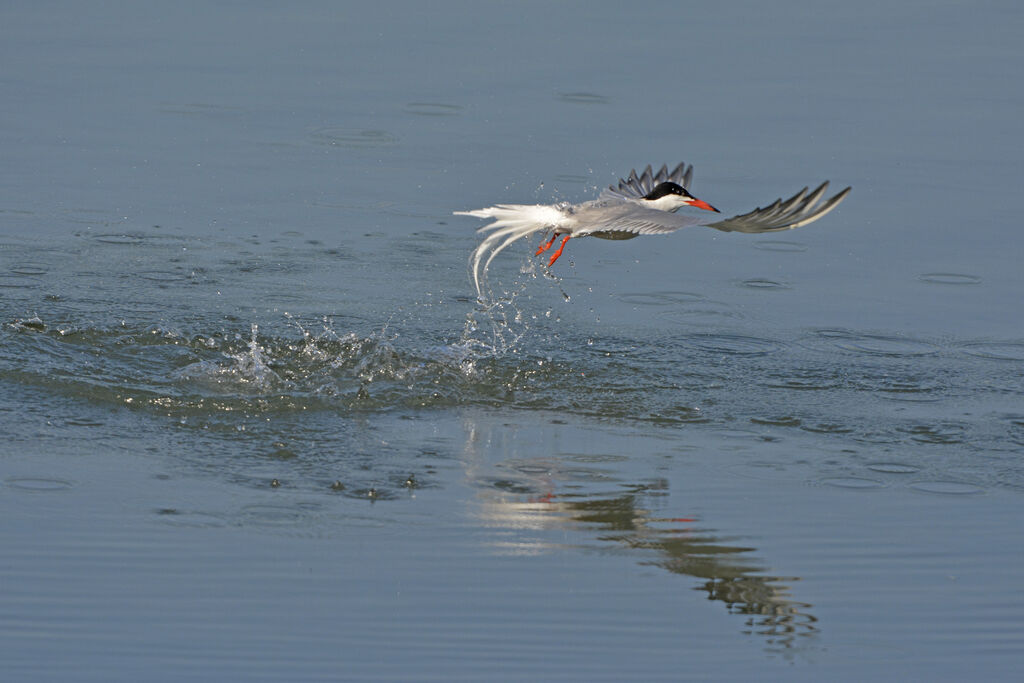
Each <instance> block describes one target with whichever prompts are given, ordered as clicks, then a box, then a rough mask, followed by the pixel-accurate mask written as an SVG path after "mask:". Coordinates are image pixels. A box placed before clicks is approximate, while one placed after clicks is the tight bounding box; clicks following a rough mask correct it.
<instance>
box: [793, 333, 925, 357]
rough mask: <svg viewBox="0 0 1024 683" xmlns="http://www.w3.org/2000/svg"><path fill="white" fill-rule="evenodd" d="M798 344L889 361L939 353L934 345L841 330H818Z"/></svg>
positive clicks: (890, 336)
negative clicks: (880, 357)
mask: <svg viewBox="0 0 1024 683" xmlns="http://www.w3.org/2000/svg"><path fill="white" fill-rule="evenodd" d="M801 344H802V345H804V346H807V347H809V348H813V349H822V348H828V347H832V348H836V349H839V350H841V351H848V352H850V353H858V354H864V355H868V356H888V357H892V358H906V357H913V356H927V355H932V354H935V353H938V352H939V347H938V346H936V345H935V344H932V343H930V342H926V341H923V340H919V339H913V338H911V337H903V336H896V335H884V334H867V333H863V332H856V331H853V330H844V329H824V330H817V331H816V332H815V333H814V334H813V335H811V336H810V337H809V338H806V339H804V340H803V341H802V342H801Z"/></svg>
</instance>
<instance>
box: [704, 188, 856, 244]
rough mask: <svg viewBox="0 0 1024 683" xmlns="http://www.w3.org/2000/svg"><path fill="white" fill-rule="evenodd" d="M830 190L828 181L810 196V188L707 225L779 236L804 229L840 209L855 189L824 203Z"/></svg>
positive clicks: (727, 230)
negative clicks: (826, 192) (748, 211)
mask: <svg viewBox="0 0 1024 683" xmlns="http://www.w3.org/2000/svg"><path fill="white" fill-rule="evenodd" d="M827 189H828V181H827V180H826V181H825V182H823V183H822V184H821V185H819V186H818V187H817V189H815V190H814V192H811V193H810V194H807V188H806V187H805V188H804V189H802V190H800V191H799V192H797V193H796V194H795V195H793V196H792V197H790V198H789V199H787V200H786V201H782V200H781V199H776V200H775V202H774V203H773V204H771V205H770V206H766V207H765V208H763V209H762V208H761V207H758V208H756V209H754V210H753V211H751V212H750V213H745V214H743V215H742V216H733V217H732V218H726V219H725V220H724V221H715V222H707V223H704V225H707V226H708V227H709V228H714V229H715V230H723V231H725V232H749V233H758V232H777V231H779V230H792V229H793V228H799V227H800V226H801V225H807V224H808V223H813V222H814V221H816V220H818V219H819V218H821V217H822V216H824V215H825V214H827V213H828V212H829V211H831V210H832V209H834V208H836V207H837V206H839V202H841V201H843V200H844V199H846V195H848V194H850V190H851V189H852V188H849V187H848V188H846V189H845V190H843V191H842V192H840V193H839V194H836V195H835V196H833V197H831V198H829V199H827V200H825V201H824V202H822V201H821V198H822V197H823V196H825V190H827Z"/></svg>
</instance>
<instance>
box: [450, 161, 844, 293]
mask: <svg viewBox="0 0 1024 683" xmlns="http://www.w3.org/2000/svg"><path fill="white" fill-rule="evenodd" d="M692 180H693V166H692V165H687V164H685V163H682V164H679V165H678V166H676V167H675V168H674V169H672V170H671V171H669V170H668V166H667V165H666V166H662V167H661V169H660V170H659V171H657V172H654V171H653V170H652V169H651V167H650V166H647V168H646V169H644V172H643V173H641V174H637V172H636V169H633V170H632V171H630V174H629V176H628V177H627V178H622V179H620V180H619V184H618V185H617V186H616V185H609V186H608V187H607V188H606V189H604V190H602V191H601V194H600V195H599V196H598V198H597V199H594V200H591V201H588V202H583V203H582V204H570V203H568V202H562V203H559V204H496V205H495V206H491V207H488V208H486V209H477V210H475V211H455V212H454V213H455V215H456V216H472V217H474V218H493V219H494V221H493V222H491V223H489V224H488V225H485V226H484V227H482V228H480V229H479V230H477V232H479V233H488V232H489V233H490V234H489V235H488V236H487V237H485V238H484V240H483V241H482V242H481V243H480V244H479V245H478V246H477V248H476V249H475V250H473V254H472V255H471V256H470V259H469V261H470V268H471V270H472V272H473V283H474V284H475V285H476V292H477V296H480V297H482V296H483V295H482V292H481V288H480V276H481V275H482V273H483V272H484V271H486V270H487V268H488V266H490V264H491V261H493V260H494V257H495V256H497V255H498V254H499V253H500V252H501V251H502V250H503V249H505V247H507V246H509V245H510V244H512V243H513V242H515V241H516V240H519V239H521V238H523V237H526V236H528V235H532V234H534V233H539V232H546V231H548V230H550V231H551V233H552V234H551V238H550V239H549V240H547V241H545V242H543V243H542V244H541V245H540V246H539V247H538V248H537V253H536V254H535V256H539V255H540V254H542V253H544V252H545V251H547V250H548V249H550V248H551V247H552V246H553V245H554V243H555V240H556V239H558V237H559V236H561V237H562V242H561V244H559V245H558V249H556V250H555V251H554V252H553V253H552V254H551V258H550V260H549V261H548V267H549V268H550V267H551V266H553V265H554V264H555V261H557V260H558V257H559V256H561V255H562V251H563V250H564V249H565V243H566V242H568V241H569V239H570V238H572V237H587V236H591V237H600V238H601V239H606V240H628V239H633V238H634V237H638V236H640V235H663V234H668V233H670V232H675V231H676V230H679V229H680V228H687V227H690V226H693V225H703V226H707V227H709V228H714V229H716V230H723V231H725V232H747V233H761V232H777V231H779V230H792V229H793V228H799V227H800V226H801V225H807V224H808V223H813V222H814V221H816V220H818V219H819V218H821V217H822V216H824V215H825V214H827V213H828V212H829V211H831V210H832V209H834V208H836V206H838V205H839V202H841V201H843V199H845V198H846V195H848V194H849V193H850V189H851V188H849V187H848V188H846V189H845V190H843V191H842V192H840V193H838V194H836V195H834V196H832V197H830V198H829V199H827V200H825V201H822V197H824V196H825V191H826V190H827V189H828V181H827V180H826V181H825V182H823V183H822V184H821V185H819V186H818V187H817V188H816V189H815V190H813V191H811V192H808V188H806V187H805V188H804V189H802V190H800V191H799V192H797V193H796V194H795V195H793V196H792V197H790V198H789V199H787V200H785V201H783V200H782V199H777V200H775V202H774V203H772V204H770V205H768V206H766V207H765V208H763V209H762V208H761V207H758V208H756V209H754V210H753V211H750V212H749V213H745V214H741V215H738V216H733V217H732V218H726V219H725V220H719V219H717V218H715V217H707V218H700V217H697V216H690V215H685V214H678V213H675V212H676V211H678V210H679V209H681V208H683V207H684V206H690V207H694V208H697V209H704V210H705V211H713V212H715V213H719V211H718V209H716V208H715V207H713V206H711V205H710V204H708V203H707V202H705V201H703V200H701V199H697V198H696V197H694V196H693V195H692V194H690V191H689V187H690V183H691V182H692ZM485 257H486V259H485Z"/></svg>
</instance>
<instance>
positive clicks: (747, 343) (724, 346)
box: [681, 334, 786, 356]
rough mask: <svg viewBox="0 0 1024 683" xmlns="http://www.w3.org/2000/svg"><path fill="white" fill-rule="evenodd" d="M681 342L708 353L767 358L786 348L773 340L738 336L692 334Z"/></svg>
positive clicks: (781, 343)
mask: <svg viewBox="0 0 1024 683" xmlns="http://www.w3.org/2000/svg"><path fill="white" fill-rule="evenodd" d="M681 341H682V342H683V343H684V344H688V345H690V346H693V347H696V348H698V349H700V350H701V351H706V352H708V353H715V354H725V355H734V356H766V355H768V354H770V353H776V352H778V351H780V350H781V349H783V348H785V346H786V345H785V344H784V343H783V342H780V341H776V340H773V339H764V338H760V337H746V336H743V335H738V334H692V335H687V336H685V337H683V339H682V340H681Z"/></svg>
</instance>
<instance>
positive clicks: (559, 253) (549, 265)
mask: <svg viewBox="0 0 1024 683" xmlns="http://www.w3.org/2000/svg"><path fill="white" fill-rule="evenodd" d="M570 237H572V235H566V236H565V237H563V238H562V243H561V244H560V245H559V246H558V251H556V252H555V253H554V254H552V255H551V260H550V261H548V268H550V267H551V266H553V265H555V261H557V260H558V257H559V256H561V255H562V250H563V249H565V243H566V242H568V241H569V238H570Z"/></svg>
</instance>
